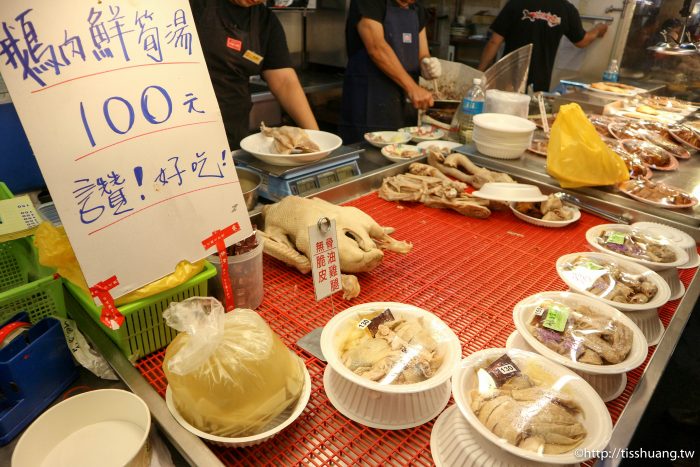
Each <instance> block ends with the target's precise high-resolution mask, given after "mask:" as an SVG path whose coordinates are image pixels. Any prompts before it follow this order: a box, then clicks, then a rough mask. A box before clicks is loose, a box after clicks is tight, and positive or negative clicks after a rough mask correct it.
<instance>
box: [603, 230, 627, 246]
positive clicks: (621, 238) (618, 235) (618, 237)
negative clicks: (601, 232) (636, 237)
mask: <svg viewBox="0 0 700 467" xmlns="http://www.w3.org/2000/svg"><path fill="white" fill-rule="evenodd" d="M625 240H627V234H626V233H624V232H609V233H608V235H607V237H606V239H605V241H606V242H607V243H615V244H617V245H624V244H625Z"/></svg>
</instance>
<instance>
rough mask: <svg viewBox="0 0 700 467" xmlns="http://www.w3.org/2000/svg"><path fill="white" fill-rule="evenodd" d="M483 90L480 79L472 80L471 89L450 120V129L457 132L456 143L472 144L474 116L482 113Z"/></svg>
mask: <svg viewBox="0 0 700 467" xmlns="http://www.w3.org/2000/svg"><path fill="white" fill-rule="evenodd" d="M484 100H485V96H484V89H483V88H482V87H481V79H479V78H474V81H473V84H472V87H471V88H469V91H467V95H466V96H464V99H462V105H460V107H459V109H458V111H457V113H455V117H454V118H453V120H452V128H453V129H455V130H456V131H457V134H458V141H459V142H460V143H462V144H467V143H471V142H472V133H473V131H474V115H478V114H480V113H482V112H483V111H484Z"/></svg>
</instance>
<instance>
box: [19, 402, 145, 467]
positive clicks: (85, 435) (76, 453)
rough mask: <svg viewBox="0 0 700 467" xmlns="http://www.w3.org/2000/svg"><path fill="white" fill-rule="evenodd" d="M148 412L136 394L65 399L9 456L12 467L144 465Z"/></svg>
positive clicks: (34, 425) (24, 436) (25, 435)
mask: <svg viewBox="0 0 700 467" xmlns="http://www.w3.org/2000/svg"><path fill="white" fill-rule="evenodd" d="M150 429H151V413H150V412H149V411H148V406H147V405H146V403H145V402H144V401H143V400H142V399H141V398H140V397H138V396H137V395H135V394H133V393H131V392H128V391H122V390H121V389H99V390H95V391H88V392H85V393H83V394H78V395H77V396H73V397H69V398H68V399H66V400H64V401H63V402H60V403H58V404H56V405H55V406H53V407H51V408H50V409H48V410H47V411H46V412H44V413H43V414H42V415H41V416H40V417H39V418H37V419H36V420H34V423H32V424H31V425H30V426H29V428H27V430H26V431H25V432H24V433H23V434H22V436H21V437H20V438H19V441H18V442H17V445H16V446H15V449H14V452H13V453H12V465H13V466H16V467H23V466H39V465H50V466H55V467H82V466H85V467H87V466H93V465H99V466H124V465H128V466H139V467H146V466H148V465H150V461H151V459H150V451H149V450H148V445H147V439H148V432H149V430H150Z"/></svg>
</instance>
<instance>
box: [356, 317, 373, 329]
mask: <svg viewBox="0 0 700 467" xmlns="http://www.w3.org/2000/svg"><path fill="white" fill-rule="evenodd" d="M371 322H372V321H371V320H368V319H363V320H362V321H360V322H359V323H357V327H358V328H360V329H364V328H366V327H367V326H369V324H370V323H371Z"/></svg>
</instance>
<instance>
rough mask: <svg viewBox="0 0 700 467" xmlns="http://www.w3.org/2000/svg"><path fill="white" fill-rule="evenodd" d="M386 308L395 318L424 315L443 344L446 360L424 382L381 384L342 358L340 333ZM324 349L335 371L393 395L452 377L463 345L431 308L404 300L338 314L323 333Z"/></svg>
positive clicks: (407, 392)
mask: <svg viewBox="0 0 700 467" xmlns="http://www.w3.org/2000/svg"><path fill="white" fill-rule="evenodd" d="M387 308H389V309H391V313H392V314H393V315H394V317H396V318H400V317H411V318H423V323H424V325H425V326H426V327H427V328H428V329H429V330H430V331H431V334H432V336H433V339H435V340H436V341H437V342H438V345H439V346H441V347H442V350H443V351H444V352H443V353H444V359H443V362H442V365H441V366H440V368H439V369H438V370H437V371H436V372H435V374H434V375H433V376H432V377H430V378H428V379H426V380H425V381H421V382H418V383H411V384H380V383H378V382H376V381H372V380H370V379H367V378H363V377H362V376H360V375H357V374H355V373H354V372H353V371H351V370H350V369H348V367H346V366H345V364H343V362H342V361H341V359H340V355H339V347H340V346H341V345H342V342H338V336H339V335H341V334H342V333H343V331H344V330H345V329H346V326H348V325H349V323H350V322H351V321H360V320H361V319H362V318H361V317H362V316H365V315H367V314H369V313H371V312H372V311H379V312H381V311H383V310H385V309H387ZM321 351H322V352H323V355H324V357H326V361H327V362H328V364H329V365H330V366H331V367H332V368H333V370H335V372H336V373H338V374H340V376H342V377H343V378H345V379H347V380H350V381H352V382H353V383H355V384H357V385H359V386H362V387H364V388H367V389H373V390H375V391H378V392H385V393H390V394H410V393H416V392H422V391H426V390H428V389H433V388H435V387H437V386H440V385H441V384H442V383H444V382H445V381H447V380H448V379H450V376H451V375H452V372H453V370H454V369H455V368H456V366H457V365H458V364H459V359H460V357H461V355H462V346H461V344H460V343H459V339H458V338H457V335H456V334H455V333H454V332H453V331H452V330H451V329H450V328H449V326H447V324H445V323H444V322H443V321H442V320H441V319H440V318H438V317H437V316H435V315H434V314H432V313H430V312H429V311H426V310H423V309H421V308H418V307H415V306H413V305H408V304H405V303H396V302H371V303H363V304H360V305H355V306H353V307H350V308H348V309H347V310H344V311H342V312H340V313H338V314H337V315H335V316H334V317H333V318H332V319H331V320H330V321H329V322H328V323H327V324H326V326H325V327H324V328H323V332H322V333H321Z"/></svg>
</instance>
